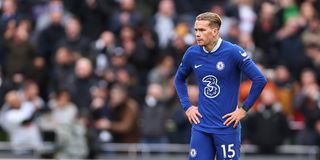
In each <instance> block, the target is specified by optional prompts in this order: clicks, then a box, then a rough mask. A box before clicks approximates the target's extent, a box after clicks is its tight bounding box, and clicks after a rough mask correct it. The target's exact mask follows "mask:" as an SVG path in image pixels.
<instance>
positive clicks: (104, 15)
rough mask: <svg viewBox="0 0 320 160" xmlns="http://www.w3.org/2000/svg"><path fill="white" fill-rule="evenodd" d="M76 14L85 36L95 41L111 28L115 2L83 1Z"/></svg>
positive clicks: (102, 0) (101, 0) (103, 0)
mask: <svg viewBox="0 0 320 160" xmlns="http://www.w3.org/2000/svg"><path fill="white" fill-rule="evenodd" d="M78 3H80V4H79V9H78V10H77V12H76V13H75V15H76V16H77V17H79V19H80V21H81V23H82V24H83V34H84V35H85V36H86V37H88V38H89V39H90V40H95V39H97V38H98V37H99V35H100V34H101V33H102V32H103V31H105V30H107V29H109V28H110V26H109V24H110V17H111V15H112V12H113V9H114V8H115V6H114V4H113V1H106V0H82V1H80V2H78Z"/></svg>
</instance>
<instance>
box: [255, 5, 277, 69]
mask: <svg viewBox="0 0 320 160" xmlns="http://www.w3.org/2000/svg"><path fill="white" fill-rule="evenodd" d="M275 12H276V6H275V5H274V4H272V3H271V2H269V1H265V2H263V3H262V5H261V9H260V12H259V15H258V19H257V21H256V23H255V25H254V28H253V32H252V38H253V41H254V42H255V44H256V47H257V48H260V49H261V50H262V53H263V62H262V64H264V65H265V66H266V67H272V66H274V65H276V60H277V50H276V47H275V46H274V44H275V34H276V31H277V30H278V28H279V27H280V26H279V25H280V24H278V23H277V21H276V18H277V17H276V16H275Z"/></svg>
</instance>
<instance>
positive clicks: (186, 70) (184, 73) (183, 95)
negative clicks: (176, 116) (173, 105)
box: [174, 51, 202, 124]
mask: <svg viewBox="0 0 320 160" xmlns="http://www.w3.org/2000/svg"><path fill="white" fill-rule="evenodd" d="M187 56H188V51H187V52H186V53H185V56H184V57H183V59H182V62H181V64H180V66H179V68H178V70H177V72H176V75H175V80H174V84H175V87H176V91H177V94H178V96H179V99H180V103H181V105H182V108H183V109H184V110H185V111H186V115H187V117H188V120H189V122H190V123H195V124H198V123H200V120H199V118H198V116H199V117H202V115H201V114H200V113H199V111H198V107H197V106H193V105H192V104H191V102H190V100H189V97H188V89H187V85H186V79H187V77H188V76H189V75H190V73H191V72H192V69H191V65H190V62H189V61H188V57H187Z"/></svg>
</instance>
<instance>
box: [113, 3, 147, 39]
mask: <svg viewBox="0 0 320 160" xmlns="http://www.w3.org/2000/svg"><path fill="white" fill-rule="evenodd" d="M119 3H120V4H119V10H118V11H116V12H115V13H114V14H113V17H112V21H111V25H112V27H111V28H112V31H113V32H115V33H119V29H120V28H121V27H123V26H130V27H132V28H136V27H137V26H138V24H139V23H140V21H141V15H140V12H139V11H138V10H137V9H136V0H122V1H120V2H119Z"/></svg>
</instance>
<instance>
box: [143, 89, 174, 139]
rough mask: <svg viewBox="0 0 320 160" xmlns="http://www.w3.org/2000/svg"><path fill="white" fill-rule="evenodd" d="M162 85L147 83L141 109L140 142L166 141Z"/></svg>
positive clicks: (165, 115)
mask: <svg viewBox="0 0 320 160" xmlns="http://www.w3.org/2000/svg"><path fill="white" fill-rule="evenodd" d="M162 92H163V91H162V87H161V86H160V85H159V84H157V83H151V84H149V85H148V89H147V95H146V96H145V101H144V104H143V105H142V111H141V115H140V118H141V124H140V126H141V127H140V130H141V138H140V142H142V143H168V142H169V140H168V137H167V135H166V134H167V133H166V122H167V120H168V115H169V114H168V107H167V105H168V104H166V103H164V101H163V95H162Z"/></svg>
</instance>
